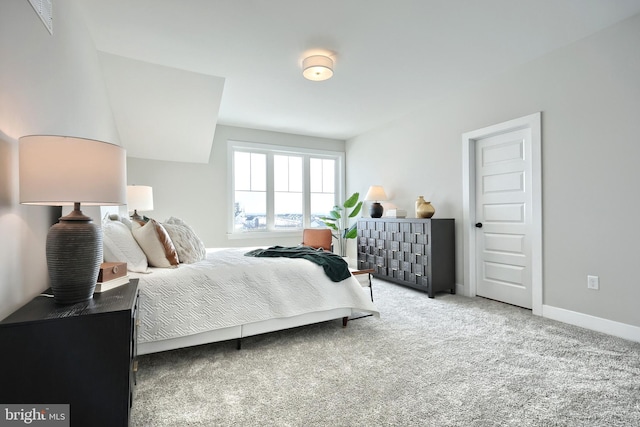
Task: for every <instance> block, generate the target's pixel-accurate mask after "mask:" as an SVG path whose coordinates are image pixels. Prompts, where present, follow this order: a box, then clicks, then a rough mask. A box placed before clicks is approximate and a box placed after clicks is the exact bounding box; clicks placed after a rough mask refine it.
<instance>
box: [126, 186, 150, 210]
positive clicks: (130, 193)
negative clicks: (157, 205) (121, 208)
mask: <svg viewBox="0 0 640 427" xmlns="http://www.w3.org/2000/svg"><path fill="white" fill-rule="evenodd" d="M127 206H128V209H129V210H130V211H134V210H138V211H143V212H144V211H152V210H153V188H152V187H149V186H147V185H127Z"/></svg>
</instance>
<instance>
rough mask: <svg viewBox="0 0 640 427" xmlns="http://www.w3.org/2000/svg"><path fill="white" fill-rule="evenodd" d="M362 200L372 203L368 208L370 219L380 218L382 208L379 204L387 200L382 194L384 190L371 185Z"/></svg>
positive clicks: (378, 186) (384, 194)
mask: <svg viewBox="0 0 640 427" xmlns="http://www.w3.org/2000/svg"><path fill="white" fill-rule="evenodd" d="M364 199H365V200H367V201H373V203H372V204H371V207H370V208H369V215H371V218H380V217H382V212H384V208H383V207H382V205H381V204H380V202H381V201H384V200H387V195H386V193H385V192H384V188H382V187H381V186H380V185H372V186H371V187H369V191H367V195H366V196H364Z"/></svg>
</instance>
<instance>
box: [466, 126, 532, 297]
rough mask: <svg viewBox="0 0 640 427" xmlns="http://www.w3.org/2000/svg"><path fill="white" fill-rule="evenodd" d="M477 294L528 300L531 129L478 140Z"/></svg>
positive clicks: (530, 270) (529, 286)
mask: <svg viewBox="0 0 640 427" xmlns="http://www.w3.org/2000/svg"><path fill="white" fill-rule="evenodd" d="M475 154H476V156H475V158H476V165H475V174H476V176H475V183H476V189H475V192H476V196H475V197H476V205H475V209H476V212H475V219H476V224H475V226H476V239H475V241H476V268H475V271H476V294H477V295H479V296H483V297H487V298H491V299H495V300H499V301H503V302H506V303H509V304H514V305H517V306H520V307H525V308H531V306H532V268H531V255H532V253H531V242H532V231H533V230H532V226H531V225H532V220H531V218H532V189H531V187H532V186H531V182H532V179H531V168H532V162H531V158H532V152H531V129H528V128H527V129H520V130H512V131H509V132H506V133H503V134H499V135H495V136H490V137H486V138H481V139H478V140H476V149H475Z"/></svg>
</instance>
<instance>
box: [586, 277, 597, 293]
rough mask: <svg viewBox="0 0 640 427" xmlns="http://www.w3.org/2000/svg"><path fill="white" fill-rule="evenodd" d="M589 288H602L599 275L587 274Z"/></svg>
mask: <svg viewBox="0 0 640 427" xmlns="http://www.w3.org/2000/svg"><path fill="white" fill-rule="evenodd" d="M587 288H589V289H595V290H598V289H600V278H599V277H598V276H587Z"/></svg>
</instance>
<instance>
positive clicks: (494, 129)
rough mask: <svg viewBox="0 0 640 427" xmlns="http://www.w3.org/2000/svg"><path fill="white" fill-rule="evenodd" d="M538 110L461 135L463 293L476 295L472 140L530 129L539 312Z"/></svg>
mask: <svg viewBox="0 0 640 427" xmlns="http://www.w3.org/2000/svg"><path fill="white" fill-rule="evenodd" d="M541 126H542V113H541V112H537V113H534V114H530V115H528V116H524V117H520V118H517V119H513V120H509V121H507V122H504V123H498V124H496V125H493V126H488V127H485V128H482V129H477V130H474V131H471V132H465V133H464V134H462V218H463V221H462V227H463V240H464V278H465V282H466V283H465V286H464V295H466V296H469V297H475V296H476V290H477V283H476V263H477V253H476V227H475V223H476V192H475V189H476V141H477V140H479V139H483V138H487V137H491V136H495V135H500V134H503V133H507V132H511V131H514V130H520V129H530V130H531V153H532V158H531V190H532V194H531V196H532V203H533V206H532V207H531V208H532V218H531V221H532V224H531V230H532V236H531V291H532V298H531V308H532V311H533V314H535V315H538V316H541V315H542V149H541V148H542V128H541Z"/></svg>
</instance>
